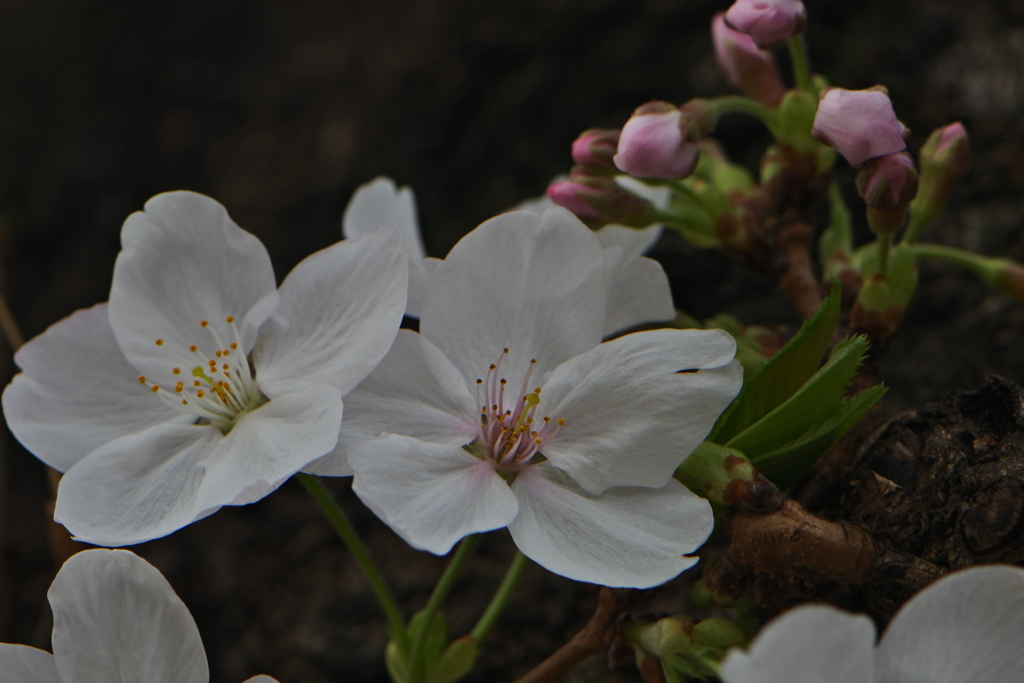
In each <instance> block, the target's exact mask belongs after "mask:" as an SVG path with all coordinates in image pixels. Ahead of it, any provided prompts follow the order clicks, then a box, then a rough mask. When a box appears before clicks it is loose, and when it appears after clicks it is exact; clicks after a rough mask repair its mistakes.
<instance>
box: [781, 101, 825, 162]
mask: <svg viewBox="0 0 1024 683" xmlns="http://www.w3.org/2000/svg"><path fill="white" fill-rule="evenodd" d="M817 113H818V98H817V97H816V96H815V95H812V94H811V93H809V92H807V91H806V90H790V91H789V92H787V93H786V95H785V96H784V97H783V98H782V102H781V103H779V109H778V112H777V117H778V119H777V120H778V122H779V128H778V139H779V140H781V141H784V142H785V143H786V144H788V145H789V146H790V147H792V148H794V149H796V150H798V151H800V152H816V151H817V149H818V147H819V145H820V144H821V143H819V142H816V141H815V140H813V139H812V138H811V127H812V126H813V125H814V116H815V114H817Z"/></svg>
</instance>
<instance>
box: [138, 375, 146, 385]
mask: <svg viewBox="0 0 1024 683" xmlns="http://www.w3.org/2000/svg"><path fill="white" fill-rule="evenodd" d="M145 383H146V376H145V375H139V384H145Z"/></svg>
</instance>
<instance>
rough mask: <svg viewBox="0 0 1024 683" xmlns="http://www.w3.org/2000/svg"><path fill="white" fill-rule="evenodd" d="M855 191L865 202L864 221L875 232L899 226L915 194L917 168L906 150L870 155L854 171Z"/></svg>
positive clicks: (892, 231) (887, 231) (888, 230)
mask: <svg viewBox="0 0 1024 683" xmlns="http://www.w3.org/2000/svg"><path fill="white" fill-rule="evenodd" d="M857 192H859V193H860V196H861V197H863V198H864V201H865V202H866V203H867V205H868V210H867V217H868V225H869V226H871V229H872V230H873V231H874V232H875V233H877V234H879V235H891V234H892V233H894V232H896V231H897V230H899V229H900V228H901V227H902V226H903V219H904V218H905V217H906V214H907V205H908V204H910V200H912V199H913V198H914V197H915V196H917V171H916V170H915V169H914V160H913V159H912V158H911V156H910V155H909V154H907V153H906V152H897V153H895V154H886V155H885V156H884V157H878V158H877V159H872V160H871V161H869V162H868V163H867V164H865V165H864V167H863V168H862V169H861V170H860V173H858V174H857Z"/></svg>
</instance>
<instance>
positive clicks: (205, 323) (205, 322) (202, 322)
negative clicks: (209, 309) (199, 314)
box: [199, 320, 210, 327]
mask: <svg viewBox="0 0 1024 683" xmlns="http://www.w3.org/2000/svg"><path fill="white" fill-rule="evenodd" d="M209 324H210V321H209V320H200V321H199V326H200V327H206V326H208V325H209Z"/></svg>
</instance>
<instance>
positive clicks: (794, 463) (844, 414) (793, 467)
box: [751, 384, 886, 489]
mask: <svg viewBox="0 0 1024 683" xmlns="http://www.w3.org/2000/svg"><path fill="white" fill-rule="evenodd" d="M885 392H886V388H885V387H884V386H882V385H881V384H879V385H878V386H874V387H870V388H868V389H865V390H864V391H862V392H860V393H859V394H857V395H856V396H854V397H853V398H849V399H846V400H844V401H843V403H842V406H841V408H840V411H839V413H837V414H836V415H834V416H832V417H831V418H829V419H828V420H826V421H825V422H823V423H821V424H820V425H819V426H818V427H816V428H813V429H811V430H809V431H808V432H807V433H805V434H804V435H803V436H801V437H800V438H798V439H797V440H795V441H792V442H790V443H788V444H786V445H785V446H783V447H782V448H778V449H775V450H773V451H767V452H765V453H761V454H760V455H758V456H757V457H755V458H754V459H753V460H752V461H751V462H752V463H753V465H754V467H756V468H757V471H758V472H760V473H761V474H763V475H764V476H766V477H768V479H770V480H771V481H772V483H773V484H775V485H776V486H778V487H779V488H780V489H787V488H789V487H790V486H793V485H794V484H795V483H797V482H798V481H799V480H800V479H801V478H803V477H804V476H805V475H806V474H807V473H808V472H810V471H811V467H812V466H813V465H814V463H815V461H816V460H817V459H818V458H819V457H820V456H821V454H822V453H824V452H825V451H826V450H828V449H829V448H831V447H832V444H834V443H835V442H836V441H838V440H839V439H840V437H842V436H843V434H845V433H846V432H847V431H848V430H849V429H850V428H851V427H852V426H853V425H855V424H857V422H858V421H859V420H860V419H861V418H862V417H864V413H866V412H867V411H868V410H870V409H871V406H873V405H875V404H876V403H878V401H879V400H880V399H881V398H882V396H884V395H885Z"/></svg>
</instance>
